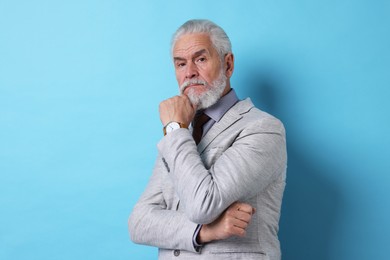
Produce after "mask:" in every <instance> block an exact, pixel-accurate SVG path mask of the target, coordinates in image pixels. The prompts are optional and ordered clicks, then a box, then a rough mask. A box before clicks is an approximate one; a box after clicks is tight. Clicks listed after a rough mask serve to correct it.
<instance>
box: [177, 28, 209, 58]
mask: <svg viewBox="0 0 390 260" xmlns="http://www.w3.org/2000/svg"><path fill="white" fill-rule="evenodd" d="M201 50H205V51H206V53H208V54H210V55H212V54H213V52H215V48H214V46H213V44H212V42H211V39H210V36H209V35H208V34H206V33H194V34H184V35H182V36H180V37H179V38H178V39H177V40H176V42H175V44H174V46H173V53H172V54H173V57H185V56H190V55H193V54H195V53H198V52H199V51H201Z"/></svg>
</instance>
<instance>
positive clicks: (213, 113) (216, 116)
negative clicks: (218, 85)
mask: <svg viewBox="0 0 390 260" xmlns="http://www.w3.org/2000/svg"><path fill="white" fill-rule="evenodd" d="M238 101H239V99H238V97H237V95H236V92H235V91H234V89H231V90H230V91H229V92H228V93H227V94H226V95H225V96H223V97H221V98H220V99H219V100H218V101H217V103H215V104H214V105H212V106H211V107H208V108H206V109H205V110H204V113H205V114H206V115H208V116H209V117H210V120H209V121H207V123H205V124H204V126H203V136H205V134H206V133H207V132H208V131H209V130H210V128H211V127H212V126H213V125H214V123H215V122H219V120H221V118H222V117H223V115H224V114H225V113H226V112H227V111H228V110H229V109H230V108H231V107H232V106H234V104H236V103H237V102H238ZM203 136H202V137H203Z"/></svg>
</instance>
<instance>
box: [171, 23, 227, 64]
mask: <svg viewBox="0 0 390 260" xmlns="http://www.w3.org/2000/svg"><path fill="white" fill-rule="evenodd" d="M192 33H206V34H208V35H209V36H210V40H211V43H212V44H213V46H214V48H215V49H216V50H217V52H218V54H219V57H220V58H221V60H223V59H224V57H225V55H226V54H228V53H231V52H232V44H231V42H230V39H229V37H228V36H227V34H226V33H225V31H224V30H223V29H222V28H221V27H219V26H218V25H216V24H215V23H213V22H212V21H209V20H197V19H195V20H189V21H187V22H185V23H184V24H183V25H182V26H180V27H179V29H177V30H176V32H175V33H174V34H173V37H172V41H171V53H173V47H174V46H175V43H176V41H177V40H178V39H179V38H180V37H181V36H183V35H185V34H192Z"/></svg>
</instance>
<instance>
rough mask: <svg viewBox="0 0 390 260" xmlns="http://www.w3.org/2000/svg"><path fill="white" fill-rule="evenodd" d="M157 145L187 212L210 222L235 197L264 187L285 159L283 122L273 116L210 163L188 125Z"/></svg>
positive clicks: (247, 130) (248, 128)
mask: <svg viewBox="0 0 390 260" xmlns="http://www.w3.org/2000/svg"><path fill="white" fill-rule="evenodd" d="M158 148H159V151H160V153H161V154H162V156H163V157H164V158H165V160H166V162H167V164H168V166H169V168H170V172H169V175H170V177H171V179H172V181H173V183H174V186H175V188H176V190H177V193H178V196H179V197H180V200H181V203H182V205H183V206H184V208H185V211H186V215H187V216H188V218H189V219H190V220H191V221H193V222H195V223H203V224H204V223H211V222H212V221H214V220H215V219H216V218H217V217H218V216H219V215H220V214H221V213H222V212H223V211H224V210H225V209H226V208H227V207H228V206H229V205H231V204H232V203H233V202H235V201H240V200H244V199H246V198H250V197H253V196H254V195H255V194H257V193H259V192H261V191H262V190H264V189H265V188H266V187H267V186H268V185H269V184H270V183H272V182H273V181H274V180H275V179H277V178H278V177H279V175H280V174H281V173H282V172H283V171H284V169H285V165H286V151H285V138H284V128H283V126H282V124H281V123H280V122H279V121H278V120H276V119H273V118H264V119H262V120H257V121H253V122H251V124H250V125H248V126H245V128H244V129H243V130H242V131H241V133H240V135H239V136H238V137H237V138H236V139H235V141H234V143H233V145H232V146H231V147H229V148H228V149H227V150H226V151H224V153H223V154H222V155H221V156H220V157H219V158H218V160H217V161H216V162H215V164H214V165H213V166H212V167H211V168H210V169H206V168H205V166H204V165H203V163H202V160H201V158H200V155H199V153H198V151H197V147H196V145H195V143H194V141H193V138H192V136H191V134H190V133H189V131H188V130H185V129H179V130H176V131H174V132H173V133H172V134H170V135H167V136H166V137H164V138H163V139H162V141H161V142H160V143H159V144H158Z"/></svg>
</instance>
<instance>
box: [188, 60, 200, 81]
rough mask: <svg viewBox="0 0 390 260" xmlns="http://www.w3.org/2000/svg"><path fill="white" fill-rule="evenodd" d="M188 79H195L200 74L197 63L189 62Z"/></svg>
mask: <svg viewBox="0 0 390 260" xmlns="http://www.w3.org/2000/svg"><path fill="white" fill-rule="evenodd" d="M186 69H187V70H186V79H193V78H196V77H198V76H199V74H198V69H197V67H196V65H195V64H193V63H192V62H189V63H188V64H187V68H186Z"/></svg>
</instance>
